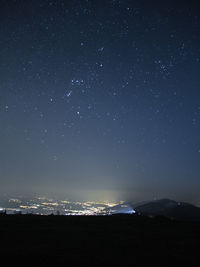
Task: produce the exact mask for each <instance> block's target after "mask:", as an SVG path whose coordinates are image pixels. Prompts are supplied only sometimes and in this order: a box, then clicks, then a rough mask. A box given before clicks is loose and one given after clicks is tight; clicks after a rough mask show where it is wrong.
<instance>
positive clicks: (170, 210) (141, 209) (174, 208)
mask: <svg viewBox="0 0 200 267" xmlns="http://www.w3.org/2000/svg"><path fill="white" fill-rule="evenodd" d="M132 206H133V208H134V210H135V211H136V212H138V213H140V214H142V215H147V216H165V217H168V218H170V219H175V220H190V221H200V208H198V207H196V206H194V205H192V204H190V203H185V202H177V201H174V200H171V199H159V200H154V201H149V202H146V203H143V204H134V205H132Z"/></svg>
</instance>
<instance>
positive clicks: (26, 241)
mask: <svg viewBox="0 0 200 267" xmlns="http://www.w3.org/2000/svg"><path fill="white" fill-rule="evenodd" d="M0 235H1V250H0V251H1V259H4V260H6V261H7V263H9V264H10V263H14V264H16V263H20V264H23V265H26V264H30V263H31V264H34V265H35V266H44V265H49V264H57V265H59V266H83V265H84V264H87V266H183V265H184V266H199V264H200V261H199V247H200V222H191V221H190V222H187V221H173V220H169V219H167V218H164V217H155V218H153V219H150V218H147V217H145V216H138V215H112V216H37V215H1V216H0Z"/></svg>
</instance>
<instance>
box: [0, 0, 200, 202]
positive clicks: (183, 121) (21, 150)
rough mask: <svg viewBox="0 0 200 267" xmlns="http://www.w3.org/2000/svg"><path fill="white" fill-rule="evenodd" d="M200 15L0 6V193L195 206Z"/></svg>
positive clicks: (42, 1)
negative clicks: (166, 201)
mask: <svg viewBox="0 0 200 267" xmlns="http://www.w3.org/2000/svg"><path fill="white" fill-rule="evenodd" d="M199 14H200V8H199V5H198V4H197V5H195V4H193V3H192V2H191V3H189V2H188V4H186V3H182V4H181V5H179V3H178V1H174V2H173V5H171V6H154V7H153V6H152V5H150V4H148V1H146V3H144V2H142V1H130V0H124V1H121V0H102V1H92V0H76V1H75V0H70V1H63V0H59V1H58V0H55V1H52V0H39V1H34V0H30V1H25V0H21V1H19V0H10V1H5V0H3V1H1V3H0V18H1V24H0V36H1V38H0V73H1V75H0V185H1V186H0V194H1V195H4V194H11V195H12V194H13V195H14V194H22V195H26V194H27V195H30V194H44V195H45V194H46V195H52V196H55V197H57V198H59V197H61V196H66V197H71V198H74V199H79V198H80V199H111V200H113V199H118V200H133V201H143V200H151V199H155V198H157V199H160V198H171V199H175V200H177V201H179V200H180V201H186V202H191V203H193V204H196V205H200V197H199V188H200V164H199V162H200V91H199V88H200V75H199V69H200V35H199V32H200V15H199Z"/></svg>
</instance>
